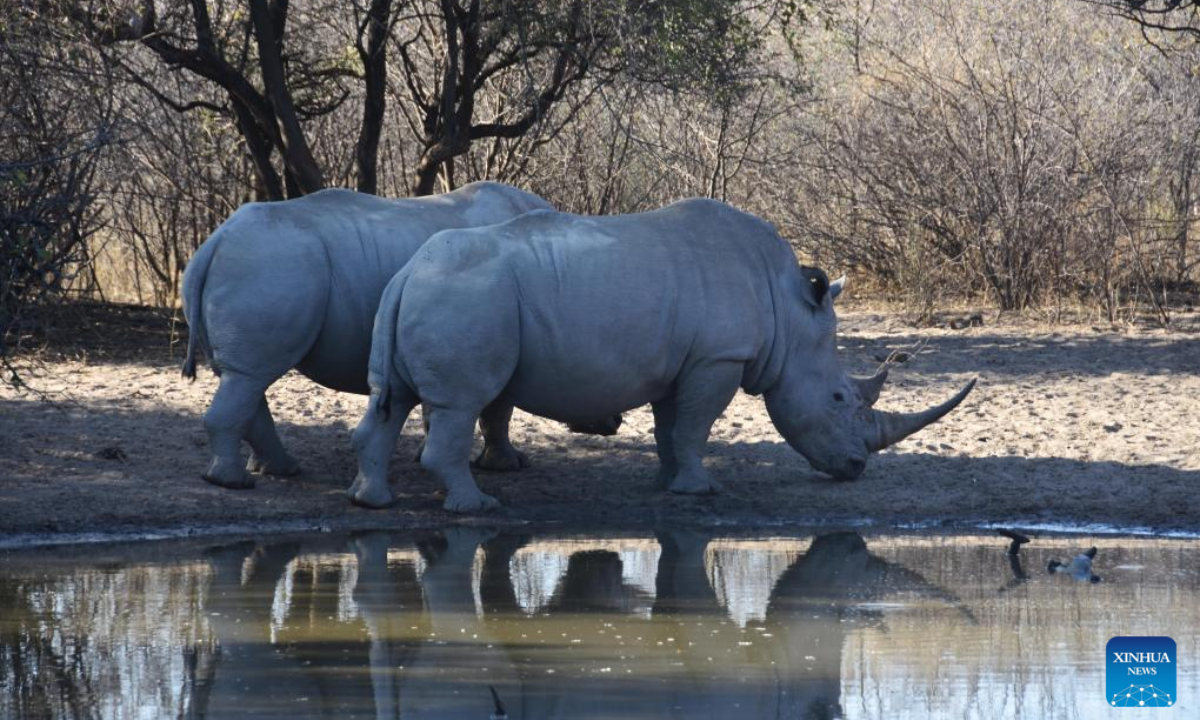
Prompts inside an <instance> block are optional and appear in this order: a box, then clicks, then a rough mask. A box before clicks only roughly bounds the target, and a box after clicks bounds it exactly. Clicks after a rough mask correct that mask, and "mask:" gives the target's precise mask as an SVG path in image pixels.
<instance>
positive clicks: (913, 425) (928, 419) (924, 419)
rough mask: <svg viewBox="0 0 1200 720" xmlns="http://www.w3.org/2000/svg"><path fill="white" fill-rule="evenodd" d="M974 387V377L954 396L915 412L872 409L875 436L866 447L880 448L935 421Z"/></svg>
mask: <svg viewBox="0 0 1200 720" xmlns="http://www.w3.org/2000/svg"><path fill="white" fill-rule="evenodd" d="M974 388H975V378H972V379H971V382H969V383H967V384H966V385H965V386H963V389H962V390H959V391H958V393H957V394H955V396H954V397H952V398H950V399H949V400H947V401H946V402H944V403H942V404H941V405H938V406H937V407H932V408H929V409H928V410H923V411H921V412H916V413H892V412H884V411H881V410H875V411H873V414H874V417H875V423H874V425H875V429H876V432H875V438H874V439H873V440H872V439H868V440H867V447H868V448H869V449H870V450H871V452H876V451H878V450H882V449H884V448H885V447H888V446H889V445H894V444H896V443H898V442H900V441H901V440H903V439H904V438H906V437H908V436H909V435H912V434H913V433H915V432H917V431H918V430H920V429H921V428H923V427H925V426H926V425H929V424H931V423H934V422H937V421H938V420H940V419H941V418H942V417H943V416H945V415H946V413H948V412H950V411H951V410H953V409H954V408H956V407H958V405H959V403H961V402H962V401H963V399H964V398H966V397H967V395H969V394H970V393H971V390H973V389H974Z"/></svg>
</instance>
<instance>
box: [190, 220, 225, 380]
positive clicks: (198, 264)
mask: <svg viewBox="0 0 1200 720" xmlns="http://www.w3.org/2000/svg"><path fill="white" fill-rule="evenodd" d="M220 240H221V231H220V230H218V231H217V232H215V233H213V234H212V235H211V236H210V237H209V238H208V240H206V241H204V242H203V243H202V244H201V245H200V247H198V248H196V252H195V253H193V254H192V259H191V260H190V261H188V264H187V268H186V269H185V270H184V271H183V291H182V293H181V295H182V298H183V317H184V319H185V320H187V325H188V344H187V354H186V355H185V356H184V358H183V368H182V371H183V377H185V378H188V379H189V380H195V379H196V352H197V350H201V349H205V350H206V349H207V345H208V342H207V338H206V337H205V333H204V320H203V318H202V317H201V314H200V308H201V305H202V300H203V297H204V283H205V281H206V280H207V279H208V268H209V266H210V265H212V259H213V255H215V254H216V250H217V243H218V242H220Z"/></svg>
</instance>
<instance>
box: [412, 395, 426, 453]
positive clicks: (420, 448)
mask: <svg viewBox="0 0 1200 720" xmlns="http://www.w3.org/2000/svg"><path fill="white" fill-rule="evenodd" d="M421 427H422V428H424V430H425V436H424V437H422V438H421V444H420V445H418V446H417V453H416V454H415V455H413V462H415V463H419V462H421V454H422V453H424V452H425V438H427V437H429V406H428V405H426V404H425V403H421Z"/></svg>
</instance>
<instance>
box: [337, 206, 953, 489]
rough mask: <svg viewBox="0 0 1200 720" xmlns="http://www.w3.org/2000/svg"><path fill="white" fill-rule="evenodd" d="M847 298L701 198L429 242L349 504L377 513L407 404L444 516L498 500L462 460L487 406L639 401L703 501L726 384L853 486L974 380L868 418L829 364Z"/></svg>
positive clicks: (399, 315)
mask: <svg viewBox="0 0 1200 720" xmlns="http://www.w3.org/2000/svg"><path fill="white" fill-rule="evenodd" d="M840 290H841V286H840V284H839V283H835V284H834V285H832V286H830V285H829V284H828V282H827V281H826V280H825V278H824V275H823V274H822V273H819V271H816V272H815V273H814V272H808V273H806V271H805V270H803V269H802V268H801V267H800V265H799V264H798V263H797V262H796V258H795V256H794V255H793V254H792V250H791V248H790V247H789V246H788V245H787V243H786V242H784V241H783V240H782V239H781V238H780V237H779V235H778V234H777V233H776V232H775V231H774V229H773V228H772V227H771V226H770V225H768V224H767V223H766V222H764V221H762V220H760V219H758V218H755V217H754V216H752V215H748V214H745V213H743V212H740V211H738V210H735V209H733V208H731V207H729V206H728V205H725V204H723V203H718V202H714V201H709V200H685V201H682V202H678V203H675V204H673V205H670V206H668V207H665V208H663V209H661V210H657V211H654V212H648V213H642V214H638V215H624V216H611V217H596V218H593V217H581V216H575V215H569V214H565V213H557V212H553V211H538V212H533V213H529V214H527V215H524V216H522V217H520V218H517V219H515V220H512V221H509V222H506V223H504V224H501V225H497V226H494V227H488V228H476V229H470V230H452V231H447V232H442V233H439V234H437V235H436V236H434V237H433V238H431V239H430V240H429V242H428V243H426V244H425V246H424V247H422V248H421V250H420V251H419V252H418V253H417V254H416V256H414V258H413V260H412V262H410V263H409V264H408V265H407V266H405V268H404V269H403V270H401V271H400V272H399V273H397V275H396V277H395V278H394V279H393V280H392V281H391V283H389V284H388V287H387V289H386V290H385V291H384V296H383V299H382V300H381V301H380V307H379V313H378V316H377V317H376V320H375V333H374V337H373V340H372V347H371V358H370V368H369V380H370V384H371V402H370V403H369V405H368V409H367V412H366V415H364V417H363V419H362V421H361V423H360V424H359V426H358V428H357V429H356V430H355V432H354V438H353V440H354V447H355V450H356V452H357V453H358V458H359V472H358V476H357V477H356V479H355V481H354V484H353V485H352V486H351V495H352V496H353V497H354V498H356V500H357V501H358V502H360V503H362V504H366V505H382V504H386V503H387V502H389V501H390V499H391V492H390V490H389V489H388V486H387V463H388V458H389V456H390V454H391V449H392V446H393V445H394V443H395V439H396V436H397V434H398V433H399V430H400V427H401V426H402V424H403V422H404V419H405V417H406V416H407V415H408V413H409V412H410V411H411V410H412V408H413V407H414V406H415V405H416V404H417V402H418V398H420V399H421V400H422V401H423V402H424V403H425V407H426V409H427V410H428V411H429V412H428V415H427V421H428V423H429V434H428V437H427V439H426V445H425V452H424V455H423V456H422V458H421V464H422V465H423V466H425V467H426V468H427V469H429V470H431V471H432V472H433V473H434V474H435V475H437V476H438V478H439V479H440V480H441V481H442V482H443V483H444V484H445V487H446V491H447V493H446V500H445V507H446V509H447V510H452V511H458V512H473V511H481V510H487V509H489V508H493V507H495V506H497V505H498V503H497V501H496V499H495V498H492V497H490V496H488V495H486V494H484V493H483V492H481V491H480V490H479V487H478V486H477V485H476V484H475V481H474V479H473V478H472V477H471V473H470V467H469V463H468V454H469V452H470V448H471V441H472V437H473V428H474V422H475V418H476V417H477V416H478V415H479V413H480V412H482V411H483V410H484V408H486V407H488V406H489V405H490V404H491V403H494V402H500V403H504V404H512V405H515V406H517V407H520V408H522V409H524V410H527V411H529V412H531V413H534V414H536V415H541V416H544V417H548V418H552V419H555V420H560V421H565V422H578V421H586V420H589V419H591V418H598V417H606V416H610V415H615V414H618V413H621V412H624V411H626V410H629V409H630V408H635V407H638V406H640V405H643V404H645V403H647V402H649V403H651V405H652V408H653V412H654V439H655V442H656V444H657V449H658V457H659V460H660V463H661V471H660V473H659V481H660V483H661V484H662V485H663V486H665V487H666V488H667V489H669V490H671V491H674V492H679V493H708V492H714V491H716V490H717V489H718V486H717V484H716V483H715V482H714V481H713V480H712V478H711V477H710V476H709V474H708V471H707V470H705V468H704V466H703V464H702V462H701V458H702V456H703V453H704V446H705V443H706V442H707V440H708V435H709V431H710V430H711V428H712V425H713V422H714V421H716V419H717V417H718V416H720V414H721V413H722V412H723V411H724V409H725V407H726V406H727V405H728V404H729V402H730V400H732V398H733V396H734V394H735V393H736V392H737V390H738V388H739V387H740V388H742V389H743V390H745V391H746V392H748V393H750V394H753V395H758V394H763V395H765V396H766V404H767V410H768V412H769V413H770V416H771V420H772V422H773V423H774V424H775V426H776V428H777V429H778V430H779V431H780V433H782V435H783V436H784V438H785V439H786V440H787V442H788V443H789V444H790V445H791V446H792V447H793V448H795V449H796V450H797V451H799V452H800V453H801V454H802V455H804V456H805V457H806V458H807V459H808V460H809V462H810V463H811V464H812V465H813V466H814V467H816V468H817V469H818V470H822V471H825V472H828V473H830V474H832V475H835V476H839V477H845V478H853V477H855V476H857V475H859V474H860V473H861V472H862V471H863V468H864V467H865V465H866V460H867V456H868V454H869V453H870V452H872V451H876V450H879V449H881V448H883V447H885V446H887V445H889V444H891V443H894V442H897V441H899V440H900V439H902V438H903V437H906V436H907V435H909V434H911V433H914V432H916V431H917V430H919V429H920V428H922V427H924V426H925V425H928V424H929V423H931V422H933V421H935V420H937V419H938V418H940V417H942V416H943V415H945V414H946V413H948V412H949V411H950V410H952V409H953V408H954V407H956V406H957V405H958V404H959V403H960V402H961V401H962V400H963V398H965V397H966V396H967V393H969V392H970V390H971V388H972V387H973V386H974V381H973V380H972V381H971V382H970V383H969V384H968V385H967V386H966V387H964V388H963V389H962V390H961V391H960V392H959V393H958V394H957V395H956V396H955V397H954V398H952V399H951V400H949V401H948V402H946V403H944V404H942V405H940V406H938V407H935V408H932V409H930V410H926V411H924V412H921V413H913V414H895V413H885V412H879V411H875V410H872V409H871V405H872V404H873V403H874V401H875V399H876V398H877V397H878V394H879V390H880V388H881V386H882V383H883V379H884V375H883V374H882V373H881V374H879V375H877V376H876V377H875V378H871V379H869V380H856V379H854V378H851V377H849V376H847V375H846V374H845V373H844V372H843V371H842V369H841V367H840V366H839V364H838V360H837V356H836V349H837V348H836V339H835V332H836V328H837V319H836V317H835V315H834V311H833V303H832V301H833V297H834V296H835V295H836V294H837V293H838V292H840Z"/></svg>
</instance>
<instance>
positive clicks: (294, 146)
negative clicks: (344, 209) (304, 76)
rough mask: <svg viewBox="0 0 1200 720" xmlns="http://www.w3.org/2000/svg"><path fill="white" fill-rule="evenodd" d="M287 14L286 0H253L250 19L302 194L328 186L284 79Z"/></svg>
mask: <svg viewBox="0 0 1200 720" xmlns="http://www.w3.org/2000/svg"><path fill="white" fill-rule="evenodd" d="M286 16H287V0H275V1H274V2H271V3H268V1H267V0H250V21H251V23H252V24H253V25H254V38H255V41H256V42H257V43H258V57H259V67H260V69H261V71H262V78H263V87H264V89H265V91H266V95H267V97H268V98H269V99H270V101H271V107H272V108H273V109H274V110H275V116H276V117H277V118H278V119H279V124H280V126H281V127H282V129H283V137H282V141H283V148H282V149H283V160H284V163H286V164H287V167H288V169H289V170H290V171H291V172H290V175H292V176H294V179H295V182H296V186H297V189H298V190H299V191H300V192H301V193H302V194H303V193H311V192H316V191H317V190H320V189H321V188H323V187H325V178H324V177H323V176H322V174H321V169H320V168H319V167H317V162H316V160H314V159H313V156H312V152H311V151H310V150H309V147H308V141H307V140H306V139H305V137H304V130H303V128H301V127H300V119H299V118H298V117H297V116H296V107H295V105H294V104H293V103H292V95H291V93H290V92H289V91H288V88H287V81H286V79H285V78H284V73H283V59H282V57H281V55H280V50H279V46H280V43H281V41H282V35H281V31H282V26H283V20H284V18H286Z"/></svg>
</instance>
